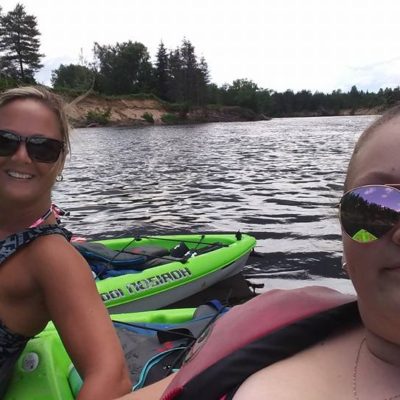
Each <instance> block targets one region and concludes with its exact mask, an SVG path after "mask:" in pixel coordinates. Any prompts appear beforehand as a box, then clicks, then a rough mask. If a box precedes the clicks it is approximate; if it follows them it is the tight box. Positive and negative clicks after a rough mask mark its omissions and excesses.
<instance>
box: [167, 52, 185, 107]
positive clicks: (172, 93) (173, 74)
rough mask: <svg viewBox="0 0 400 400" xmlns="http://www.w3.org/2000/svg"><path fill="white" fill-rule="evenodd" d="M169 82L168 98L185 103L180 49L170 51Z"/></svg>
mask: <svg viewBox="0 0 400 400" xmlns="http://www.w3.org/2000/svg"><path fill="white" fill-rule="evenodd" d="M168 65H169V80H168V98H169V99H170V100H171V101H174V102H178V103H181V102H183V101H184V79H183V66H182V59H181V53H180V51H179V49H176V50H174V51H170V53H169V55H168Z"/></svg>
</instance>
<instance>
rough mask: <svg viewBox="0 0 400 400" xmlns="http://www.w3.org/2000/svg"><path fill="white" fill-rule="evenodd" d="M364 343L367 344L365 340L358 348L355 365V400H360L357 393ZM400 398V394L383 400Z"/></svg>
mask: <svg viewBox="0 0 400 400" xmlns="http://www.w3.org/2000/svg"><path fill="white" fill-rule="evenodd" d="M364 343H365V338H364V339H363V340H361V343H360V346H359V347H358V351H357V356H356V361H355V363H354V368H353V397H354V399H355V400H360V398H359V397H358V392H357V375H358V363H359V361H360V354H361V350H362V348H363V346H364ZM399 398H400V393H399V394H396V395H394V396H391V397H385V398H384V399H383V400H394V399H399Z"/></svg>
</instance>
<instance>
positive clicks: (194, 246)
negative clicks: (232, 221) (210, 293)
mask: <svg viewBox="0 0 400 400" xmlns="http://www.w3.org/2000/svg"><path fill="white" fill-rule="evenodd" d="M255 245H256V240H255V238H254V237H252V236H250V235H245V234H204V235H199V234H197V235H193V234H190V235H171V236H158V237H141V238H121V239H110V240H101V241H97V242H91V243H89V250H88V249H87V248H83V249H82V247H85V246H86V245H85V244H83V245H82V244H77V247H78V249H79V250H80V251H81V252H83V253H85V252H86V254H85V257H86V258H89V260H88V261H89V263H90V262H91V261H93V258H94V259H95V264H96V263H97V265H95V267H96V268H97V271H99V270H100V272H102V268H103V269H106V275H105V277H104V276H101V277H100V278H104V279H99V280H97V282H96V284H97V289H98V291H99V293H100V295H101V298H102V299H103V301H104V303H105V305H106V307H107V308H108V309H109V311H110V313H113V314H115V313H129V312H137V311H147V310H155V309H159V308H162V307H166V306H168V305H170V304H173V303H175V302H177V301H180V300H182V299H185V298H187V297H189V296H191V295H193V294H195V293H198V292H200V291H203V290H204V289H206V288H208V287H210V286H212V285H214V284H216V283H218V282H220V281H222V280H224V279H227V278H229V277H231V276H234V275H236V274H238V273H239V272H240V271H241V270H242V269H243V267H244V266H245V264H246V261H247V259H248V256H249V254H250V252H251V251H252V250H253V248H254V247H255ZM90 246H94V248H90ZM96 246H97V247H99V248H100V253H101V247H103V248H105V249H107V251H109V252H110V254H106V255H104V254H100V256H99V255H98V254H97V259H96V254H94V255H93V253H96V251H97V248H96ZM101 257H103V258H104V259H101ZM123 257H125V258H126V259H122V258H123ZM130 257H133V258H132V259H130ZM135 257H136V258H135ZM110 260H111V261H110ZM99 261H100V266H99V265H98V264H99ZM130 262H131V263H132V264H133V265H130V264H129V263H130ZM111 264H113V265H111ZM110 265H111V267H110ZM110 274H111V276H110ZM99 275H101V273H99ZM115 275H119V276H115Z"/></svg>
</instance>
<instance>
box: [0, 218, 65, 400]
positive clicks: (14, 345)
mask: <svg viewBox="0 0 400 400" xmlns="http://www.w3.org/2000/svg"><path fill="white" fill-rule="evenodd" d="M54 234H58V235H62V236H64V237H65V238H66V239H67V240H70V239H71V236H72V234H71V232H69V231H68V230H66V229H65V228H62V227H61V226H59V225H46V226H40V227H35V228H28V229H26V230H24V231H22V232H18V233H14V234H12V235H10V236H7V237H6V238H5V239H4V240H0V268H1V264H2V263H4V262H5V261H6V260H7V259H8V258H9V257H10V256H12V255H13V254H14V253H16V252H17V251H18V250H20V249H21V248H22V247H23V246H26V245H28V244H29V243H31V242H32V241H33V240H35V239H37V238H38V237H39V236H43V235H54ZM29 339H30V338H29V337H26V336H23V335H20V334H18V333H15V332H12V331H11V330H10V329H9V328H7V327H6V326H5V325H4V324H3V323H2V322H1V321H0V399H1V398H2V397H3V396H4V394H5V391H6V388H7V385H8V382H9V380H10V378H11V374H12V370H13V367H14V364H15V362H16V361H17V359H18V357H19V356H20V354H21V353H22V351H23V349H24V348H25V345H26V343H27V342H28V340H29Z"/></svg>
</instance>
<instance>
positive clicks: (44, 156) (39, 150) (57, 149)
mask: <svg viewBox="0 0 400 400" xmlns="http://www.w3.org/2000/svg"><path fill="white" fill-rule="evenodd" d="M62 149H63V144H62V142H60V141H58V140H55V139H47V138H42V137H31V138H29V140H28V143H27V150H28V154H29V157H30V158H31V159H32V160H35V161H39V162H44V163H52V162H56V161H57V160H58V158H59V157H60V153H61V151H62Z"/></svg>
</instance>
